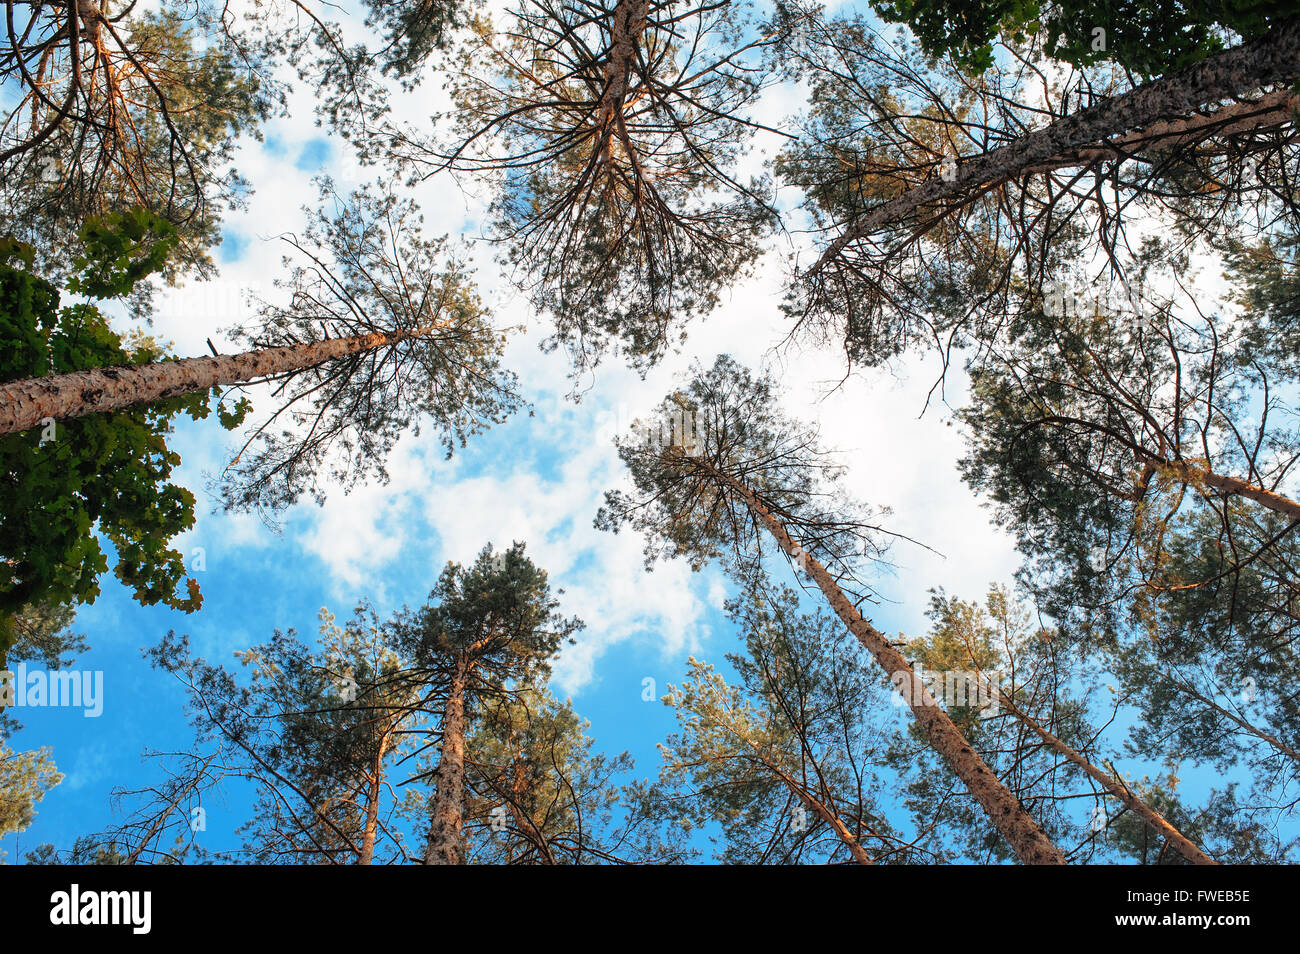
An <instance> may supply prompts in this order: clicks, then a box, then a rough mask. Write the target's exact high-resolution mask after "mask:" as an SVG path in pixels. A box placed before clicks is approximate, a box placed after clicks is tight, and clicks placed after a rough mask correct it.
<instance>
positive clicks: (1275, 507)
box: [1153, 459, 1300, 520]
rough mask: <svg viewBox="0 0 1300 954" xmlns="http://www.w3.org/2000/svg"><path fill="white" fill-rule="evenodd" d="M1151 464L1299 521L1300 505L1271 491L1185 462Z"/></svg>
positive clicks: (1165, 461)
mask: <svg viewBox="0 0 1300 954" xmlns="http://www.w3.org/2000/svg"><path fill="white" fill-rule="evenodd" d="M1153 462H1154V463H1156V466H1157V467H1164V468H1166V469H1168V470H1169V471H1170V472H1171V473H1173V474H1174V475H1175V476H1177V477H1179V478H1181V479H1183V480H1186V481H1188V482H1190V483H1206V484H1208V485H1209V486H1211V487H1214V488H1215V489H1217V490H1222V491H1223V492H1224V493H1228V494H1236V495H1237V496H1239V497H1245V498H1247V499H1248V500H1253V501H1255V503H1257V504H1260V505H1261V506H1263V507H1267V508H1268V509H1269V510H1272V511H1274V512H1275V513H1280V514H1282V515H1283V516H1287V517H1290V518H1291V519H1292V520H1300V503H1297V502H1296V501H1294V500H1292V499H1291V498H1290V497H1284V496H1282V495H1281V494H1275V493H1273V491H1271V490H1265V489H1264V488H1263V487H1257V486H1255V485H1254V484H1250V483H1247V482H1246V481H1244V480H1239V479H1238V478H1236V477H1225V476H1224V475H1223V474H1216V473H1214V472H1213V471H1211V470H1206V469H1204V468H1201V467H1197V466H1196V465H1195V464H1189V463H1187V462H1186V461H1181V460H1160V459H1154V460H1153Z"/></svg>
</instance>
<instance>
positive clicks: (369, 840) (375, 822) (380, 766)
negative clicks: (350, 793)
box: [357, 738, 388, 865]
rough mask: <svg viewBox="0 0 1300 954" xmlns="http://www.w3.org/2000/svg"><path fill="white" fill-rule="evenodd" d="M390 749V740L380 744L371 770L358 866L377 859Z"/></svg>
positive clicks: (384, 740)
mask: <svg viewBox="0 0 1300 954" xmlns="http://www.w3.org/2000/svg"><path fill="white" fill-rule="evenodd" d="M387 748H388V739H387V738H384V739H383V740H382V741H381V742H380V743H379V749H378V750H377V751H376V752H375V763H374V765H373V766H372V768H371V775H370V786H369V791H367V792H366V823H365V827H364V828H363V829H362V830H361V855H360V857H359V858H358V859H357V864H359V865H368V864H372V863H373V862H374V859H375V833H376V831H377V830H378V828H379V797H380V795H381V790H382V787H383V783H384V752H385V750H386V749H387Z"/></svg>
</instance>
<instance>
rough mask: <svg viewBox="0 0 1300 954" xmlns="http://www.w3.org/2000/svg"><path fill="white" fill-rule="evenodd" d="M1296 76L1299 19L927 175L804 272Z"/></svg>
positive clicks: (861, 220) (861, 219)
mask: <svg viewBox="0 0 1300 954" xmlns="http://www.w3.org/2000/svg"><path fill="white" fill-rule="evenodd" d="M1298 76H1300V19H1296V20H1291V21H1289V22H1287V23H1284V24H1282V25H1280V26H1278V27H1276V28H1274V29H1272V30H1270V31H1269V32H1268V33H1266V34H1264V35H1263V36H1261V37H1258V38H1256V39H1254V40H1251V41H1250V42H1248V43H1243V44H1241V45H1239V46H1235V47H1233V48H1232V49H1229V50H1225V51H1224V52H1222V53H1217V54H1215V55H1214V56H1210V57H1207V58H1206V59H1204V60H1202V61H1201V62H1199V63H1193V64H1191V65H1189V66H1185V67H1183V68H1181V69H1178V70H1174V71H1173V72H1170V73H1167V74H1165V75H1164V76H1162V77H1161V78H1160V79H1158V80H1155V81H1154V82H1151V83H1147V84H1145V85H1142V86H1139V87H1138V88H1136V89H1134V90H1131V91H1130V92H1128V93H1125V94H1123V95H1121V96H1116V97H1114V98H1112V99H1108V100H1105V101H1104V102H1101V103H1098V104H1097V105H1096V106H1089V107H1088V108H1087V109H1082V110H1079V111H1078V112H1076V113H1073V114H1072V115H1070V116H1066V117H1064V118H1062V119H1058V120H1057V121H1056V122H1054V123H1051V124H1049V125H1048V126H1045V127H1043V128H1042V129H1036V130H1034V131H1033V132H1030V133H1027V134H1026V135H1024V136H1021V137H1020V138H1019V139H1017V140H1016V141H1015V142H1012V143H1009V144H1007V145H1005V146H1002V147H1000V148H998V149H994V150H993V151H992V152H987V153H984V154H983V155H979V156H974V157H972V158H970V159H966V160H964V161H962V162H960V163H959V164H958V165H957V169H956V174H955V176H954V177H953V178H952V180H951V181H945V180H944V179H943V178H934V179H929V180H927V181H926V182H923V183H921V184H920V185H918V186H916V187H914V188H912V189H909V190H908V191H907V192H905V193H903V194H902V195H900V196H897V197H896V198H893V199H890V200H889V201H888V202H883V203H881V204H880V205H878V206H876V207H875V208H874V209H871V210H870V211H869V212H866V213H864V214H862V215H860V216H858V217H857V218H856V219H854V220H852V221H851V222H850V223H849V224H848V227H847V228H846V229H845V230H844V233H843V234H842V235H841V236H840V237H839V238H837V239H835V240H834V241H833V242H831V244H830V245H828V246H827V247H826V250H825V251H824V252H823V253H822V254H821V256H820V257H819V258H818V259H817V261H816V262H815V263H814V264H813V265H812V267H811V268H809V269H808V272H807V276H806V277H807V278H809V279H811V278H814V277H816V276H817V275H818V274H819V273H820V272H821V271H822V270H823V269H824V268H825V267H826V266H827V264H829V263H830V262H831V261H832V260H833V259H835V258H836V257H838V256H839V254H840V253H841V252H842V251H843V250H844V249H845V248H846V247H847V246H848V245H850V244H852V243H853V242H855V241H857V240H858V239H860V238H863V237H865V236H867V235H869V234H871V233H872V232H873V231H875V230H877V229H879V228H881V227H882V226H885V225H888V224H889V223H891V222H894V221H897V220H898V219H899V218H901V217H903V216H905V215H907V214H908V213H910V212H912V211H913V210H915V209H917V208H919V207H920V206H922V205H925V204H926V203H929V202H934V201H937V200H941V199H953V198H960V197H961V196H962V195H965V194H967V193H970V192H973V191H976V190H979V189H982V188H987V187H989V186H990V185H996V184H998V183H1001V182H1009V181H1011V180H1013V179H1016V178H1018V177H1020V176H1022V175H1025V174H1026V173H1028V172H1030V171H1031V170H1034V169H1035V168H1044V167H1048V168H1050V167H1051V163H1053V162H1059V161H1063V160H1066V164H1071V163H1073V162H1077V161H1078V160H1077V158H1072V157H1074V156H1075V155H1076V153H1077V152H1078V151H1079V150H1081V149H1083V148H1084V147H1087V146H1099V147H1103V146H1104V143H1105V142H1106V140H1107V139H1108V138H1109V137H1112V136H1115V135H1117V134H1119V133H1122V132H1124V131H1125V130H1130V129H1135V128H1138V127H1142V126H1149V125H1152V124H1157V123H1166V122H1173V121H1176V120H1179V119H1181V118H1184V117H1186V116H1187V115H1188V114H1189V113H1194V112H1195V111H1196V110H1198V109H1201V108H1204V107H1205V106H1207V105H1209V104H1211V103H1216V102H1219V101H1220V100H1224V99H1230V98H1233V97H1236V96H1241V95H1245V94H1249V93H1251V92H1253V91H1255V90H1258V89H1261V88H1263V87H1265V86H1271V85H1273V84H1278V83H1290V82H1292V81H1294V80H1295V79H1296V78H1297V77H1298Z"/></svg>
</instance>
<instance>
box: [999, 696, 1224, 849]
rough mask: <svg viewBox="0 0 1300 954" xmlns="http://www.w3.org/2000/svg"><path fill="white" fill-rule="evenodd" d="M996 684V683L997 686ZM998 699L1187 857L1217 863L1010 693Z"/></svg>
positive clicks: (1040, 736)
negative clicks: (1050, 729)
mask: <svg viewBox="0 0 1300 954" xmlns="http://www.w3.org/2000/svg"><path fill="white" fill-rule="evenodd" d="M995 688H996V687H995ZM997 693H998V702H999V704H1000V705H1003V706H1006V707H1007V708H1008V709H1009V710H1011V714H1012V715H1014V716H1015V717H1016V718H1017V719H1019V720H1020V721H1021V722H1023V723H1024V724H1025V725H1026V726H1028V727H1029V728H1030V729H1031V730H1032V731H1033V732H1034V733H1035V734H1036V735H1037V736H1038V737H1039V738H1040V739H1042V740H1043V741H1044V742H1046V743H1047V744H1048V745H1049V746H1051V747H1052V748H1053V749H1055V750H1056V751H1057V752H1059V753H1060V754H1061V755H1063V756H1065V758H1066V759H1068V760H1069V761H1071V762H1073V763H1074V764H1075V765H1077V766H1079V768H1081V769H1083V770H1084V772H1086V773H1087V774H1088V777H1089V778H1091V779H1093V780H1094V781H1096V782H1097V783H1098V784H1100V785H1101V786H1102V787H1103V788H1104V789H1106V791H1108V792H1110V793H1111V794H1112V795H1114V796H1115V797H1116V798H1118V799H1119V800H1120V801H1121V802H1123V803H1124V804H1125V805H1126V806H1127V807H1128V808H1129V810H1130V811H1132V812H1134V813H1135V814H1137V815H1138V816H1140V817H1141V818H1142V819H1143V820H1144V821H1145V822H1146V823H1147V824H1148V825H1150V826H1151V827H1152V828H1154V829H1155V830H1156V831H1157V832H1159V833H1160V834H1162V835H1164V836H1165V839H1166V840H1167V841H1168V842H1169V843H1170V844H1171V845H1173V846H1174V848H1176V849H1177V850H1178V853H1179V854H1181V855H1182V856H1183V857H1184V858H1186V859H1187V860H1188V861H1190V862H1191V863H1192V864H1194V865H1217V864H1218V862H1217V861H1215V860H1214V859H1213V858H1211V857H1210V856H1209V855H1207V854H1206V853H1205V852H1203V851H1201V849H1200V848H1198V847H1197V846H1196V844H1195V843H1194V842H1193V841H1192V840H1191V839H1190V838H1188V837H1187V836H1186V835H1184V834H1183V833H1182V832H1181V831H1179V830H1178V829H1177V828H1175V827H1174V826H1173V825H1172V824H1170V823H1169V821H1168V820H1166V819H1165V817H1164V816H1163V815H1161V814H1160V813H1159V812H1157V811H1156V810H1155V809H1154V808H1152V807H1151V806H1150V805H1148V804H1147V803H1146V802H1144V801H1142V799H1140V798H1138V797H1137V796H1136V795H1134V794H1133V792H1132V791H1130V790H1129V788H1128V787H1127V786H1125V785H1122V784H1120V782H1119V781H1118V780H1116V779H1115V778H1114V777H1113V776H1112V775H1110V774H1109V773H1107V772H1103V771H1102V770H1101V769H1099V768H1097V766H1095V765H1093V764H1092V763H1091V762H1089V761H1088V760H1087V759H1086V758H1084V756H1083V754H1082V753H1080V752H1078V751H1076V750H1075V749H1074V748H1072V747H1071V746H1069V745H1068V744H1066V743H1065V742H1063V741H1062V740H1061V739H1058V738H1057V737H1056V736H1055V735H1053V734H1052V733H1051V732H1048V731H1047V730H1046V729H1044V728H1043V727H1042V726H1041V725H1040V724H1039V723H1038V720H1037V719H1034V718H1033V717H1032V716H1030V715H1029V714H1028V713H1027V712H1025V711H1023V710H1022V709H1021V708H1020V707H1019V706H1017V705H1016V704H1015V702H1014V701H1013V700H1012V699H1011V697H1010V696H1009V695H1007V694H1006V693H1005V692H1003V691H1002V690H1001V689H998V690H997Z"/></svg>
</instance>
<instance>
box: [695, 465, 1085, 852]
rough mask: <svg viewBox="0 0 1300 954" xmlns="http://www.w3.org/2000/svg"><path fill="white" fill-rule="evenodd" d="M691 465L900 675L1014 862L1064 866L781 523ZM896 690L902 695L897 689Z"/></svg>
mask: <svg viewBox="0 0 1300 954" xmlns="http://www.w3.org/2000/svg"><path fill="white" fill-rule="evenodd" d="M693 462H694V463H695V464H697V465H698V466H699V467H701V468H702V469H703V470H705V471H707V472H708V473H709V474H710V475H711V476H713V478H714V479H716V480H720V481H721V482H722V483H724V484H725V485H726V486H728V487H729V488H730V489H731V490H733V491H734V492H735V493H736V494H737V495H739V496H740V498H741V499H742V500H743V501H744V503H745V506H746V507H748V508H749V510H750V512H751V513H753V514H754V515H755V516H756V517H758V519H759V520H760V521H761V522H762V523H763V526H765V527H766V528H767V530H768V532H769V533H771V534H772V536H773V537H774V538H775V539H776V541H777V543H778V544H779V545H780V547H781V549H782V550H784V551H785V552H786V553H787V554H789V556H790V557H791V559H795V560H798V561H799V563H800V565H801V566H802V567H803V569H804V572H806V573H807V574H808V575H809V576H811V577H812V579H813V581H814V582H815V583H816V584H817V586H818V588H819V589H820V590H821V591H822V593H823V595H825V597H826V600H827V602H828V603H829V604H830V606H831V609H833V610H834V611H835V614H836V615H837V616H839V618H840V619H841V620H842V621H843V622H844V624H845V625H846V626H847V627H848V628H849V631H850V632H852V633H853V635H854V636H856V637H857V638H858V641H859V642H861V643H862V645H863V646H865V647H866V648H867V650H868V652H870V653H871V655H872V656H874V657H875V659H876V662H878V663H879V664H880V666H881V668H882V669H884V670H885V672H886V673H887V674H888V675H889V677H890V681H891V682H894V684H895V685H896V686H897V685H899V682H898V680H896V679H895V674H897V673H902V674H903V675H904V676H905V681H906V685H907V686H909V687H910V688H911V691H910V692H904V698H905V700H906V702H907V704H908V706H909V707H910V708H911V710H912V714H913V716H915V718H916V721H917V723H918V724H919V725H920V726H921V728H922V730H924V732H925V735H926V741H927V742H928V743H929V744H930V747H931V748H933V749H934V750H935V751H936V752H938V753H939V754H940V755H941V756H943V758H944V760H945V761H946V762H947V763H948V766H949V767H950V768H951V769H952V770H953V773H954V774H955V775H956V776H957V777H958V778H959V779H961V781H962V782H963V783H964V784H965V785H966V788H967V790H968V791H969V792H970V794H971V795H972V796H973V797H974V798H975V800H976V801H977V802H979V803H980V805H981V806H982V807H983V808H984V811H985V813H986V814H987V815H988V817H989V820H990V821H992V822H993V826H994V827H995V828H996V829H997V830H998V832H999V833H1000V834H1001V835H1002V837H1003V838H1004V839H1006V841H1007V843H1008V844H1009V845H1010V846H1011V847H1012V849H1013V850H1014V851H1015V853H1016V855H1017V857H1019V858H1020V860H1021V861H1022V862H1024V863H1025V864H1032V865H1063V864H1065V863H1066V861H1065V856H1064V855H1062V854H1061V851H1060V849H1058V848H1057V847H1056V846H1055V845H1054V844H1052V842H1051V839H1049V838H1048V837H1047V835H1046V834H1045V833H1044V832H1043V829H1042V828H1041V827H1040V826H1039V824H1038V822H1037V821H1035V820H1034V818H1033V816H1031V815H1030V814H1029V812H1027V811H1026V810H1025V807H1024V806H1023V805H1021V804H1020V799H1018V798H1016V796H1015V795H1013V794H1012V793H1011V790H1010V789H1008V788H1007V787H1006V786H1005V785H1003V784H1002V782H1001V781H1000V780H999V779H998V777H997V775H995V774H994V773H993V770H992V769H991V768H989V767H988V764H987V763H986V762H985V761H984V759H983V758H982V757H981V756H980V754H979V753H978V752H976V751H975V750H974V749H973V748H972V747H971V744H970V742H968V741H967V740H966V737H965V736H964V735H962V734H961V730H960V729H958V728H957V726H956V725H955V724H954V723H953V721H952V719H951V718H950V717H949V716H948V713H947V712H946V711H945V710H944V709H943V708H942V707H940V706H939V704H938V702H936V701H935V698H934V696H932V695H931V694H930V691H929V689H928V688H926V685H925V683H924V681H922V679H921V678H920V677H919V676H917V674H916V672H915V670H913V669H912V664H911V663H910V662H908V661H907V658H906V657H905V656H904V655H903V654H902V653H900V652H899V651H898V650H897V649H895V648H894V647H893V646H891V645H890V644H889V640H887V639H886V638H885V636H884V634H883V633H881V632H880V631H879V630H878V629H876V628H875V627H874V626H872V625H871V623H869V622H867V620H866V619H865V618H864V617H863V616H862V614H861V613H859V612H858V610H857V607H855V606H854V605H853V603H852V602H851V601H850V600H849V598H848V597H847V596H846V595H845V594H844V591H843V590H842V589H840V587H839V585H838V584H836V582H835V581H834V580H833V579H832V578H831V575H830V574H829V573H827V572H826V568H825V567H824V566H822V565H821V563H819V562H818V561H817V560H816V559H814V558H813V557H812V555H811V554H809V553H807V552H806V551H804V550H803V549H802V548H801V547H799V546H798V544H796V543H795V541H794V538H793V537H791V536H790V534H789V533H788V532H787V531H786V529H785V527H784V526H783V525H782V523H781V521H779V520H777V519H776V517H774V516H773V515H772V513H771V511H769V510H768V509H767V508H766V507H764V506H763V504H762V503H760V502H759V500H758V498H757V497H756V496H754V493H753V492H752V491H751V490H750V489H749V488H748V487H746V486H745V485H744V484H742V483H740V481H738V480H735V479H734V478H731V477H728V476H727V475H725V474H723V473H721V472H720V471H718V470H716V469H715V468H713V467H712V466H710V465H709V464H706V463H704V462H703V461H698V460H696V461H693ZM899 689H900V691H902V687H901V686H899Z"/></svg>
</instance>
